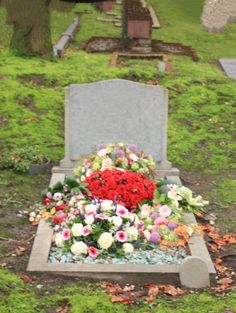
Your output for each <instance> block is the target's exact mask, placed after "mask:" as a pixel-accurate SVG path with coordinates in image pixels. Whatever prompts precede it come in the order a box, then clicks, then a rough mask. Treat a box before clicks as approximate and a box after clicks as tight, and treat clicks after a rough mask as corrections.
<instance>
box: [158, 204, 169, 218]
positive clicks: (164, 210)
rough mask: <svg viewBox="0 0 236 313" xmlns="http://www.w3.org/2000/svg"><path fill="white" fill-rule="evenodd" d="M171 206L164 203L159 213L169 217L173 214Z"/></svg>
mask: <svg viewBox="0 0 236 313" xmlns="http://www.w3.org/2000/svg"><path fill="white" fill-rule="evenodd" d="M171 212H172V211H171V208H170V207H169V206H168V205H162V206H161V207H160V208H159V213H160V216H161V217H168V216H170V215H171Z"/></svg>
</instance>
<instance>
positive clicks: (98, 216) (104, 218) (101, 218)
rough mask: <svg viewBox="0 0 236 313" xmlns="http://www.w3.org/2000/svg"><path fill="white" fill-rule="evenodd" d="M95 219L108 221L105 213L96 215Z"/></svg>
mask: <svg viewBox="0 0 236 313" xmlns="http://www.w3.org/2000/svg"><path fill="white" fill-rule="evenodd" d="M95 217H96V218H98V219H100V220H108V216H107V215H106V214H105V213H99V214H96V215H95Z"/></svg>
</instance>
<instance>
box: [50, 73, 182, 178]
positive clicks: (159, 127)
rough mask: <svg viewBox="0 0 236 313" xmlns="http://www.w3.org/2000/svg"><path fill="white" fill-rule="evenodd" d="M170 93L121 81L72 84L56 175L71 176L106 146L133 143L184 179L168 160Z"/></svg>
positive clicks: (167, 171) (166, 170)
mask: <svg viewBox="0 0 236 313" xmlns="http://www.w3.org/2000/svg"><path fill="white" fill-rule="evenodd" d="M167 119H168V93H167V90H166V89H165V88H163V87H161V86H152V85H145V84H140V83H136V82H132V81H128V80H122V79H115V80H107V81H99V82H95V83H89V84H81V85H70V86H69V87H68V88H67V89H66V98H65V158H64V159H63V160H62V161H61V163H60V168H56V169H55V168H54V170H53V172H63V170H64V172H65V173H68V171H67V170H66V169H70V168H73V166H74V164H75V162H76V161H77V160H78V159H80V158H81V156H83V155H86V154H89V153H90V152H91V151H92V150H93V148H95V147H96V146H97V145H98V144H100V143H105V144H107V143H116V142H123V143H127V144H129V143H132V144H136V145H137V146H138V147H140V148H141V149H142V150H144V152H145V153H146V154H151V155H152V156H153V157H154V159H155V161H156V163H157V166H158V170H159V171H163V175H173V176H174V175H178V170H177V169H172V167H171V164H170V162H168V160H167V155H166V154H167Z"/></svg>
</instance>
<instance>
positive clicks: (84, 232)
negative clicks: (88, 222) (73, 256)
mask: <svg viewBox="0 0 236 313" xmlns="http://www.w3.org/2000/svg"><path fill="white" fill-rule="evenodd" d="M90 233H91V229H90V227H89V226H84V227H83V229H82V231H81V235H82V236H85V237H86V236H88V235H89V234H90Z"/></svg>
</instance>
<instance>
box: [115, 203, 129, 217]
mask: <svg viewBox="0 0 236 313" xmlns="http://www.w3.org/2000/svg"><path fill="white" fill-rule="evenodd" d="M116 214H117V215H119V216H122V217H126V216H127V215H128V214H129V211H128V210H127V209H126V208H125V207H124V206H123V205H117V209H116Z"/></svg>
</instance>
